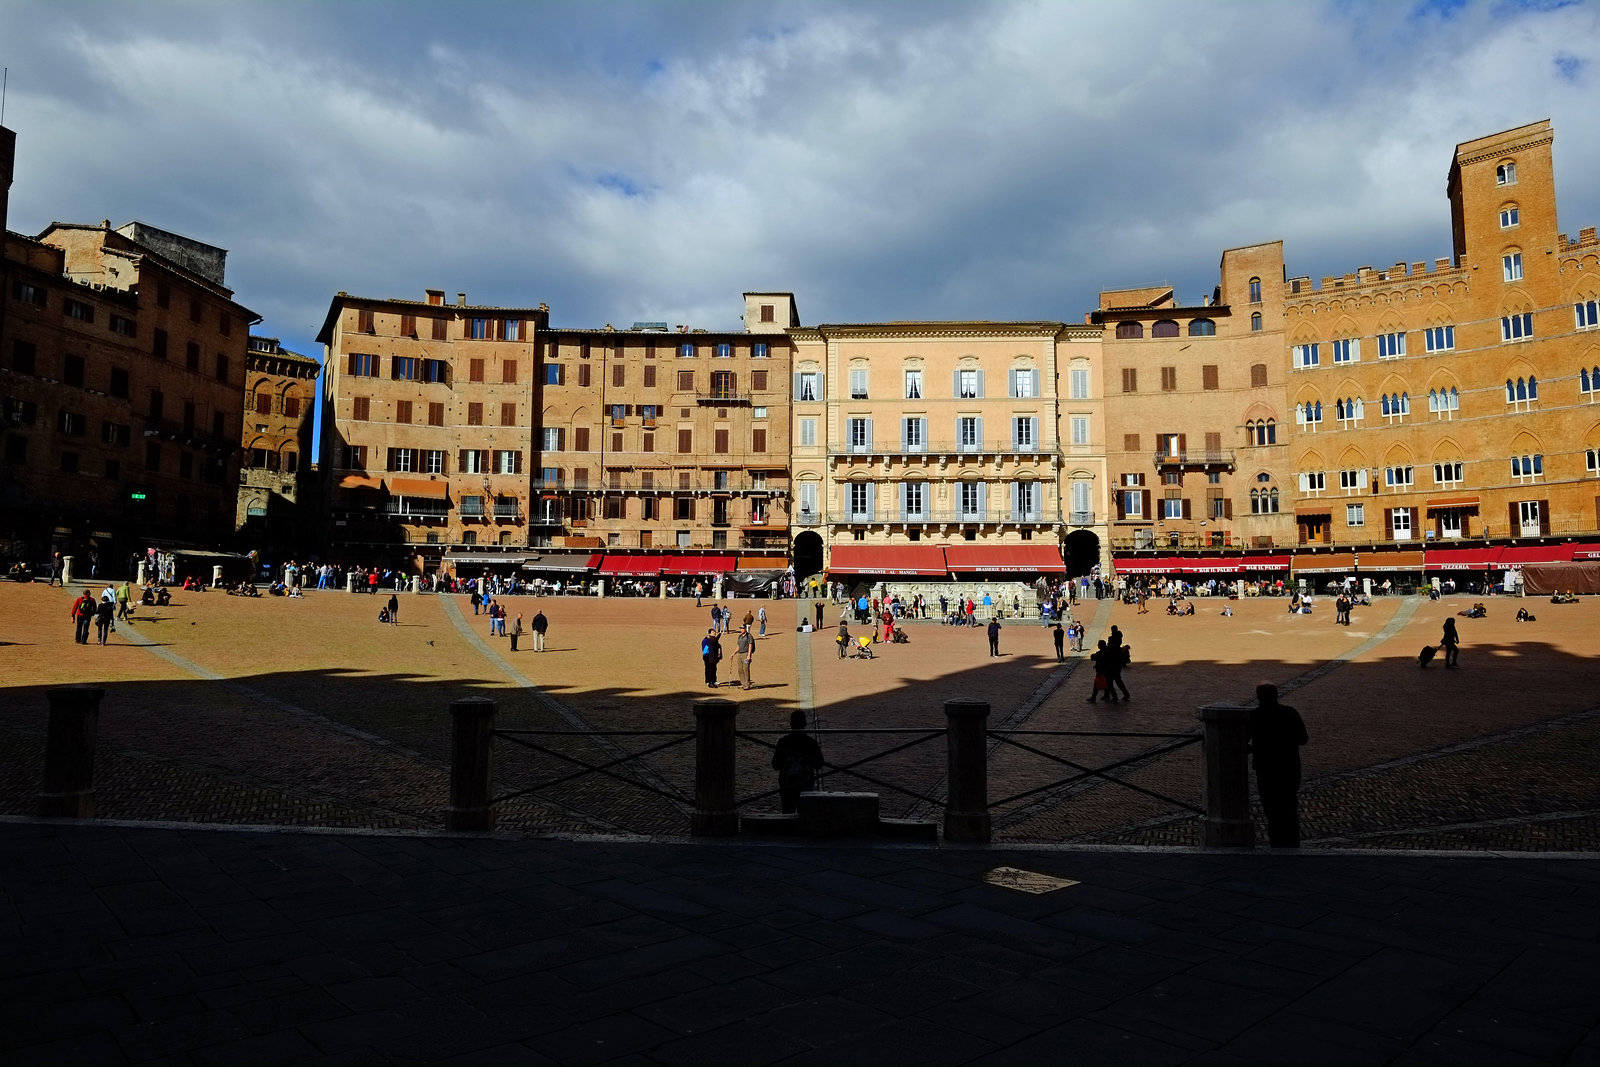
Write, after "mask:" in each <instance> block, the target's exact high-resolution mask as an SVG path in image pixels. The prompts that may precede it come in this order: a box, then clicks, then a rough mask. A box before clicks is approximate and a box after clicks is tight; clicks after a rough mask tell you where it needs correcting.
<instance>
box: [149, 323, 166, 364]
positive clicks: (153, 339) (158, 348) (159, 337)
mask: <svg viewBox="0 0 1600 1067" xmlns="http://www.w3.org/2000/svg"><path fill="white" fill-rule="evenodd" d="M150 354H151V355H152V356H154V357H156V358H157V359H166V358H167V331H166V330H163V329H160V328H157V329H155V330H152V331H151V332H150Z"/></svg>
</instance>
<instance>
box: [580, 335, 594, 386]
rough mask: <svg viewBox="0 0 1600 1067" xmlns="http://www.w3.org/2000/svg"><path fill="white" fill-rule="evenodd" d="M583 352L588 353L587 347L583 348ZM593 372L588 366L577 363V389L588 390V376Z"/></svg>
mask: <svg viewBox="0 0 1600 1067" xmlns="http://www.w3.org/2000/svg"><path fill="white" fill-rule="evenodd" d="M584 351H585V352H587V351H588V345H585V346H584ZM593 372H594V368H593V367H592V366H590V365H589V364H588V363H579V364H578V388H579V389H587V388H589V380H590V376H591V375H592V374H593Z"/></svg>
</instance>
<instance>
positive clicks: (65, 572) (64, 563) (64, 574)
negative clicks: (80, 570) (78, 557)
mask: <svg viewBox="0 0 1600 1067" xmlns="http://www.w3.org/2000/svg"><path fill="white" fill-rule="evenodd" d="M73 562H74V560H73V557H72V556H62V557H61V584H62V585H63V586H65V585H66V584H67V583H68V582H70V581H72V578H73V574H72V564H73Z"/></svg>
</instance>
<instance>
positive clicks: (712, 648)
mask: <svg viewBox="0 0 1600 1067" xmlns="http://www.w3.org/2000/svg"><path fill="white" fill-rule="evenodd" d="M721 659H722V642H721V641H719V640H718V639H717V628H716V627H715V626H713V627H712V628H711V629H709V630H707V631H706V635H705V636H704V637H702V638H701V639H700V660H701V662H702V663H704V664H705V668H706V688H707V689H715V688H716V687H717V664H718V662H720V661H721Z"/></svg>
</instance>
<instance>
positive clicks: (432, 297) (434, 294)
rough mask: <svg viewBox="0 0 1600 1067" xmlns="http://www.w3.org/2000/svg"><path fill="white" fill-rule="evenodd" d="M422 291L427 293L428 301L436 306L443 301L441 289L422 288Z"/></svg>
mask: <svg viewBox="0 0 1600 1067" xmlns="http://www.w3.org/2000/svg"><path fill="white" fill-rule="evenodd" d="M423 292H425V293H427V294H428V303H430V304H432V305H433V306H434V307H438V306H440V305H441V304H443V303H444V290H443V289H424V290H423Z"/></svg>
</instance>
